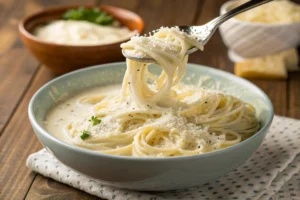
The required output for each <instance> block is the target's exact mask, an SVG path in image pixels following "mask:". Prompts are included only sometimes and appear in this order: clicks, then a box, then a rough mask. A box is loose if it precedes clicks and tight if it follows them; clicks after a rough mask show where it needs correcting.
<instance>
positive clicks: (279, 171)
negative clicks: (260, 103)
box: [27, 116, 300, 200]
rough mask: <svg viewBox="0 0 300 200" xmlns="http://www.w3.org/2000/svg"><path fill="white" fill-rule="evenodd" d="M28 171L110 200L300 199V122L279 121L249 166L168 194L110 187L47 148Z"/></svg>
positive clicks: (31, 160)
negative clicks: (69, 166)
mask: <svg viewBox="0 0 300 200" xmlns="http://www.w3.org/2000/svg"><path fill="white" fill-rule="evenodd" d="M27 167H29V168H30V169H32V170H33V171H36V172H37V173H40V174H42V175H43V176H46V177H50V178H52V179H54V180H57V181H59V182H62V183H65V184H68V185H70V186H72V187H75V188H78V189H80V190H83V191H85V192H87V193H90V194H93V195H95V196H98V197H101V198H104V199H109V200H113V199H114V200H176V199H184V200H188V199H201V200H202V199H203V200H228V199H239V200H257V199H259V200H268V199H270V200H277V199H282V200H299V199H300V120H295V119H291V118H286V117H279V116H275V117H274V120H273V123H272V126H271V128H270V130H269V132H268V133H267V136H266V138H265V140H264V142H263V144H262V145H261V146H260V147H259V148H258V149H257V151H256V152H255V153H254V154H253V155H252V157H251V158H249V159H248V160H247V161H246V162H245V163H244V164H242V165H241V166H239V167H238V168H237V169H235V170H233V171H232V172H230V173H229V174H227V175H226V176H224V177H221V178H219V179H218V180H216V181H212V182H210V183H207V184H205V185H202V186H198V187H194V188H189V189H185V190H178V191H167V192H136V191H130V190H124V189H118V188H115V187H111V186H106V185H103V184H101V183H98V182H96V181H93V180H90V179H89V178H88V177H86V176H84V175H80V174H78V173H76V172H74V171H72V170H71V169H69V168H67V167H65V166H64V165H62V164H61V163H60V162H59V161H58V160H56V159H55V158H54V157H53V156H52V155H51V154H50V153H48V152H47V151H46V150H45V149H43V150H41V151H39V152H37V153H34V154H32V155H30V156H29V157H28V159H27Z"/></svg>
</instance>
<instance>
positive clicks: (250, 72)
mask: <svg viewBox="0 0 300 200" xmlns="http://www.w3.org/2000/svg"><path fill="white" fill-rule="evenodd" d="M234 73H235V74H236V75H237V76H241V77H244V78H257V79H286V78H287V70H286V68H285V62H284V59H283V57H282V56H264V57H260V58H253V59H249V60H245V61H242V62H239V63H235V66H234Z"/></svg>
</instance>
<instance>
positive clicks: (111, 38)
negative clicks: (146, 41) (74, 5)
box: [34, 20, 135, 45]
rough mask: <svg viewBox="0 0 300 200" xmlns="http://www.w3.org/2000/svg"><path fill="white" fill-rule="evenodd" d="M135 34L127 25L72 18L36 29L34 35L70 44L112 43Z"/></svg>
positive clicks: (49, 40)
mask: <svg viewBox="0 0 300 200" xmlns="http://www.w3.org/2000/svg"><path fill="white" fill-rule="evenodd" d="M134 34H135V32H132V31H130V30H129V29H128V28H127V27H113V26H101V25H97V24H93V23H90V22H86V21H71V20H70V21H67V20H56V21H53V22H50V23H49V24H47V25H44V26H39V27H37V28H36V29H35V30H34V35H35V36H37V37H38V38H40V39H42V40H44V41H47V42H54V43H57V44H68V45H99V44H110V43H115V42H119V41H123V40H126V39H129V38H130V37H131V36H133V35H134Z"/></svg>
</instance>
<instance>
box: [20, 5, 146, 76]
mask: <svg viewBox="0 0 300 200" xmlns="http://www.w3.org/2000/svg"><path fill="white" fill-rule="evenodd" d="M78 7H80V6H67V7H57V8H49V9H45V10H43V11H41V12H37V13H35V14H32V15H30V16H28V17H26V18H24V19H23V20H21V21H20V23H19V32H20V36H21V38H22V40H23V42H24V43H25V45H26V46H27V48H28V49H29V50H30V51H31V52H32V54H33V55H34V56H35V57H36V58H37V59H38V60H39V61H40V62H41V63H43V64H45V65H46V66H47V67H48V68H50V69H51V70H52V71H53V72H54V73H56V74H63V73H66V72H69V71H73V70H76V69H79V68H83V67H87V66H91V65H97V64H102V63H109V62H116V61H120V60H123V59H124V57H123V55H122V52H121V48H120V44H121V43H122V42H125V41H126V40H125V41H121V42H117V43H112V44H106V45H93V46H82V45H81V46H75V45H64V44H55V43H52V42H45V41H42V40H41V39H39V38H37V37H35V36H34V35H33V34H32V32H33V31H34V29H35V27H36V26H38V25H41V24H45V23H47V22H49V21H52V20H56V19H61V16H62V14H63V13H64V12H65V11H66V10H68V9H72V8H78ZM84 7H86V8H92V7H98V8H100V9H102V10H104V11H106V12H107V13H109V14H110V15H112V16H113V17H115V18H116V19H117V20H119V21H120V22H121V24H122V25H124V26H127V27H128V29H130V30H132V31H133V30H135V31H137V33H141V32H142V31H143V28H144V22H143V20H142V19H141V17H140V16H138V15H137V14H135V13H133V12H131V11H129V10H125V9H123V8H118V7H113V6H84Z"/></svg>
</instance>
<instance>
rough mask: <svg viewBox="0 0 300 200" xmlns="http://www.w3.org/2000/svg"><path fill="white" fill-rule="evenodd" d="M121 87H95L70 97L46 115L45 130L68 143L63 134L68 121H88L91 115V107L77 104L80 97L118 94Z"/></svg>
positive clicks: (90, 105)
mask: <svg viewBox="0 0 300 200" xmlns="http://www.w3.org/2000/svg"><path fill="white" fill-rule="evenodd" d="M120 89H121V85H111V86H105V87H97V88H92V89H89V90H85V91H82V92H79V93H78V94H75V95H72V96H70V97H69V98H67V99H66V100H63V101H62V102H60V103H58V105H55V106H54V107H53V108H52V109H51V110H50V111H49V113H48V115H47V118H46V119H45V121H44V125H45V128H46V130H48V131H49V132H50V133H51V134H52V135H54V136H55V137H57V138H59V139H61V140H63V141H65V142H68V138H67V137H65V136H66V135H65V134H64V133H63V127H64V126H66V124H67V123H68V122H69V121H78V120H85V119H89V118H90V117H91V116H92V115H94V113H93V110H92V108H93V105H92V104H86V105H84V106H82V105H80V104H79V103H77V101H78V99H80V97H85V96H86V97H89V96H97V95H101V94H103V93H105V94H107V93H112V94H113V93H116V94H117V93H118V92H120Z"/></svg>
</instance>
